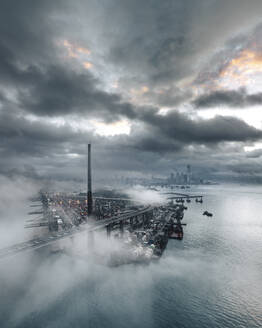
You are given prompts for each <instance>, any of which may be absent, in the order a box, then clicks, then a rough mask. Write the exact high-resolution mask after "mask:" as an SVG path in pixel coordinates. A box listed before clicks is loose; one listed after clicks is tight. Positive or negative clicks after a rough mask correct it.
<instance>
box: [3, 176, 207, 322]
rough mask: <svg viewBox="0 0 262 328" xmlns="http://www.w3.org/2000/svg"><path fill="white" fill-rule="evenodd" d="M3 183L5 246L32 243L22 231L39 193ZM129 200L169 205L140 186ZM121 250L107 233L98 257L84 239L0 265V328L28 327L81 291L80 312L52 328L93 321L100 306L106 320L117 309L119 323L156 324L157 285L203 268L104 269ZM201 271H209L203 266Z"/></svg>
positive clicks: (168, 263)
mask: <svg viewBox="0 0 262 328" xmlns="http://www.w3.org/2000/svg"><path fill="white" fill-rule="evenodd" d="M1 182H2V184H1V200H0V204H1V209H0V211H1V212H0V213H1V232H0V240H1V242H2V244H3V245H4V246H6V244H10V243H11V242H13V243H14V242H17V241H21V239H22V238H23V237H24V238H26V237H28V235H27V232H25V231H24V230H23V225H24V220H25V219H26V211H27V210H28V205H29V201H28V198H29V197H31V196H33V195H34V194H35V193H36V191H37V188H36V186H35V185H34V184H33V183H32V182H30V181H26V180H25V179H22V180H15V181H13V180H9V179H7V178H2V180H1ZM128 194H129V195H130V196H131V197H132V198H134V199H135V200H142V201H143V202H145V203H152V202H153V203H159V202H162V201H163V200H164V197H162V196H161V195H159V194H158V193H157V192H155V191H148V190H145V189H143V188H142V187H139V186H138V187H136V188H134V190H133V191H132V190H129V191H128ZM121 248H122V243H121V242H119V241H117V240H116V239H115V238H111V239H110V240H108V239H107V238H106V233H105V231H103V232H100V233H96V234H95V248H94V251H93V252H90V250H88V240H87V235H86V234H85V233H84V234H82V235H78V236H76V237H74V238H73V239H68V240H64V241H61V242H59V243H56V244H55V245H53V246H51V247H49V248H46V249H41V250H40V251H34V252H33V251H32V252H28V253H20V254H18V255H17V256H15V257H13V258H10V259H9V258H7V259H4V260H1V266H0V288H1V294H2V297H1V300H0V323H1V328H4V327H8V328H9V327H18V326H19V325H20V324H21V325H23V322H24V321H26V320H28V318H30V316H32V315H33V313H39V312H45V311H48V310H50V308H52V307H54V306H56V304H59V302H63V299H64V298H67V297H68V295H71V293H73V294H74V290H76V291H78V290H79V288H80V289H82V288H83V289H84V290H85V289H86V294H85V293H84V295H85V296H83V295H82V294H81V293H80V296H79V298H77V300H76V302H77V305H76V306H77V308H75V310H71V311H70V310H69V311H68V312H67V313H64V315H63V317H62V318H60V317H58V318H56V319H53V321H50V323H49V324H48V326H47V327H69V326H70V321H71V320H73V319H74V316H75V315H80V316H87V317H86V319H87V320H88V316H91V317H92V307H95V308H96V307H97V306H99V308H100V311H101V312H102V314H103V315H105V316H110V313H114V311H116V309H117V311H118V313H116V314H115V315H116V316H117V318H118V317H119V318H121V317H123V318H124V317H125V318H127V320H128V323H129V324H130V326H137V325H140V324H142V325H143V322H146V323H150V322H151V323H152V324H153V316H152V313H151V310H152V298H151V292H152V287H153V286H154V284H155V282H156V281H158V280H159V279H162V278H168V277H169V276H170V277H172V276H174V275H178V276H180V275H183V274H185V273H190V272H191V271H192V270H193V269H194V268H195V267H196V266H197V267H199V263H198V260H197V257H195V256H194V258H195V260H194V261H192V260H190V261H188V260H186V259H183V260H178V259H174V258H173V257H172V256H171V257H170V256H166V257H165V258H164V259H163V262H162V265H159V263H155V264H154V263H151V264H150V265H148V266H135V265H125V266H120V267H116V268H111V267H108V266H107V265H106V264H105V263H106V261H107V260H108V259H109V257H108V254H110V253H111V252H112V251H116V250H119V249H121ZM56 250H64V253H62V254H61V253H57V254H56V255H54V254H53V255H52V253H51V254H50V253H49V252H50V251H56ZM200 267H201V268H204V267H205V265H203V263H202V264H201V266H200ZM199 277H201V275H199ZM145 313H146V315H145ZM126 325H127V324H125V325H123V327H124V326H126Z"/></svg>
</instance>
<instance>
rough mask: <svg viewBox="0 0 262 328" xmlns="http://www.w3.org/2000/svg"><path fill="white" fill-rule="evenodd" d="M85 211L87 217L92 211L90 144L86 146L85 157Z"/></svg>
mask: <svg viewBox="0 0 262 328" xmlns="http://www.w3.org/2000/svg"><path fill="white" fill-rule="evenodd" d="M87 156H88V157H87V211H88V216H90V215H91V214H92V211H93V199H92V181H91V144H88V155H87Z"/></svg>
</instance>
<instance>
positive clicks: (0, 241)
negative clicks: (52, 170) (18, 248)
mask: <svg viewBox="0 0 262 328" xmlns="http://www.w3.org/2000/svg"><path fill="white" fill-rule="evenodd" d="M40 188H41V186H39V185H37V183H36V182H35V181H34V180H31V179H28V178H24V177H14V178H8V177H5V176H1V175H0V248H3V247H6V246H9V245H11V244H14V243H18V242H22V241H24V240H26V239H28V238H30V236H31V235H32V231H30V230H26V229H24V224H25V221H26V219H29V218H30V217H29V215H28V212H30V211H32V210H33V209H34V208H33V207H30V204H31V202H30V197H34V196H36V195H37V192H38V191H39V190H40Z"/></svg>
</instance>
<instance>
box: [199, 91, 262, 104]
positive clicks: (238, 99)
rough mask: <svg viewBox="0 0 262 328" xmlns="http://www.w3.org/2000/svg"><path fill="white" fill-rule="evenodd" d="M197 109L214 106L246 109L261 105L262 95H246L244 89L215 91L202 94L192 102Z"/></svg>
mask: <svg viewBox="0 0 262 328" xmlns="http://www.w3.org/2000/svg"><path fill="white" fill-rule="evenodd" d="M193 104H194V105H195V106H196V107H198V108H209V107H216V106H228V107H238V108H239V107H240V108H241V107H248V106H256V105H261V104H262V93H256V94H247V92H246V90H245V89H239V90H231V91H215V92H212V93H208V94H204V95H201V96H200V97H198V98H197V99H195V100H194V101H193Z"/></svg>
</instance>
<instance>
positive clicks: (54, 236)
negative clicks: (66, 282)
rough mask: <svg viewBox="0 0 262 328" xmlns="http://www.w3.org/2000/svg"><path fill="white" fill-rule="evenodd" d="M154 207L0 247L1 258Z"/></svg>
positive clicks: (51, 242) (92, 229)
mask: <svg viewBox="0 0 262 328" xmlns="http://www.w3.org/2000/svg"><path fill="white" fill-rule="evenodd" d="M152 209H153V208H152V207H151V206H147V207H145V208H143V209H141V210H137V211H132V212H130V213H125V214H122V215H121V214H120V215H118V216H114V217H112V218H111V219H105V220H100V221H94V222H92V223H83V224H81V225H80V226H78V227H76V226H73V227H72V228H71V229H70V230H63V231H59V232H56V233H52V234H51V235H49V236H46V237H41V238H35V239H31V240H29V241H25V242H23V243H19V244H15V245H13V246H10V247H6V248H3V249H0V259H3V258H5V257H8V256H14V255H16V254H19V253H21V252H26V251H31V250H34V249H39V248H42V247H45V246H47V245H50V244H53V243H55V242H56V241H58V240H61V239H65V238H69V237H72V236H74V235H76V234H79V233H83V232H88V231H97V230H100V229H103V228H105V227H106V226H107V225H109V224H112V223H117V222H120V221H125V220H128V219H130V218H132V217H135V216H138V215H141V214H145V213H147V212H150V211H152Z"/></svg>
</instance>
